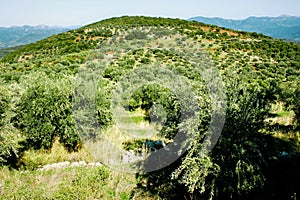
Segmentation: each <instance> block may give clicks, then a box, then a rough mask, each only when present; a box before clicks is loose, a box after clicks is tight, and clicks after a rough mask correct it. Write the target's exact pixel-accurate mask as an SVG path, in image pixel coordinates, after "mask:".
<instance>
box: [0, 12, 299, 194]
mask: <svg viewBox="0 0 300 200" xmlns="http://www.w3.org/2000/svg"><path fill="white" fill-rule="evenodd" d="M299 58H300V45H297V44H295V43H292V42H285V41H282V40H278V39H274V38H271V37H269V36H264V35H262V34H257V33H248V32H244V31H233V30H231V29H226V28H221V27H218V26H213V25H207V24H204V23H199V22H195V21H186V20H180V19H170V18H152V17H143V16H139V17H128V16H124V17H118V18H111V19H106V20H103V21H100V22H97V23H94V24H90V25H87V26H84V27H81V28H79V29H75V30H70V31H68V32H64V33H61V34H58V35H54V36H51V37H48V38H46V39H43V40H41V41H37V42H35V43H32V44H29V45H25V46H23V47H21V48H20V49H17V50H16V51H14V52H12V53H10V54H9V55H7V56H5V57H4V58H3V59H1V62H0V83H1V88H0V91H1V92H0V104H1V107H0V115H1V116H2V118H1V120H0V133H1V134H0V165H2V166H4V167H3V168H2V170H0V180H4V181H3V182H0V194H1V195H2V194H3V195H2V196H3V199H12V198H16V199H18V198H21V197H22V198H30V199H38V198H40V195H41V194H42V195H43V198H48V199H56V198H58V199H74V198H84V197H86V198H89V199H99V198H100V199H101V198H102V199H184V198H186V199H270V198H272V199H286V198H289V197H291V196H292V195H294V193H299V189H298V188H300V183H299V180H300V179H299V169H298V168H297V167H295V166H297V165H298V164H299V151H300V150H299V149H300V146H299V141H300V138H299V122H300V118H299V116H300V113H299V110H300V102H299V97H300V90H299V87H298V85H299V75H300V65H299V60H300V59H299ZM4 144H5V145H4ZM80 160H85V162H87V163H95V162H101V163H102V166H101V167H99V166H98V167H99V168H98V167H95V166H94V167H93V166H91V165H88V164H86V165H85V166H86V167H83V168H81V167H79V168H76V167H75V165H72V164H70V165H71V166H67V167H65V168H59V169H51V170H49V171H40V170H37V169H41V168H42V169H44V168H46V167H44V166H45V165H46V166H47V164H52V163H53V162H65V161H68V162H69V163H72V162H74V161H80ZM5 166H7V167H11V168H15V169H17V170H13V171H10V170H9V169H8V168H7V167H5ZM77 167H78V166H77ZM23 170H26V171H25V172H24V171H23ZM130 172H131V173H130ZM20 177H22V178H20ZM23 177H24V178H23ZM58 177H60V178H58ZM61 177H67V178H61ZM10 179H12V180H18V181H9V180H10ZM99 182H101V184H100V185H97V183H99ZM96 185H97V187H96ZM283 185H284V187H283ZM298 186H299V187H298ZM95 187H96V189H93V188H95ZM15 188H18V190H15ZM45 191H47V192H45ZM2 196H0V198H2Z"/></svg>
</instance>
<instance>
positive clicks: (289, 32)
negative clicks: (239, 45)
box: [189, 15, 300, 43]
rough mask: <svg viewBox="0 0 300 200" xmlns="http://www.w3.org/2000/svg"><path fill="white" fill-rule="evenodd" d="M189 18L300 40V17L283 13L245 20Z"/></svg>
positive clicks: (275, 36)
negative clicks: (277, 15)
mask: <svg viewBox="0 0 300 200" xmlns="http://www.w3.org/2000/svg"><path fill="white" fill-rule="evenodd" d="M189 20H191V21H193V20H195V21H198V22H203V23H206V24H213V25H216V26H220V27H226V28H230V29H234V30H241V31H247V32H257V33H262V34H264V35H267V36H271V37H274V38H280V39H285V40H289V41H295V42H297V43H299V42H300V17H294V16H287V15H281V16H279V17H249V18H247V19H243V20H232V19H223V18H218V17H214V18H208V17H192V18H190V19H189Z"/></svg>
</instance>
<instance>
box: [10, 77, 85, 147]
mask: <svg viewBox="0 0 300 200" xmlns="http://www.w3.org/2000/svg"><path fill="white" fill-rule="evenodd" d="M29 78H30V77H29ZM39 78H40V79H39V80H37V82H36V83H34V84H33V85H31V86H30V87H29V88H28V90H27V91H26V93H25V94H24V95H23V96H22V97H21V100H20V103H19V105H18V110H17V116H16V120H17V126H18V127H19V128H20V129H21V130H22V132H23V133H24V134H25V135H26V140H27V145H28V147H33V148H35V149H40V148H45V149H51V147H52V145H53V142H54V141H55V139H56V137H59V140H60V142H61V143H63V144H64V146H65V147H66V148H67V149H68V150H76V149H78V148H79V147H80V139H79V136H78V134H77V132H76V129H75V125H74V121H73V119H72V116H71V115H72V79H70V78H68V77H64V78H63V79H62V78H56V77H54V76H53V75H52V76H47V75H45V74H40V76H39Z"/></svg>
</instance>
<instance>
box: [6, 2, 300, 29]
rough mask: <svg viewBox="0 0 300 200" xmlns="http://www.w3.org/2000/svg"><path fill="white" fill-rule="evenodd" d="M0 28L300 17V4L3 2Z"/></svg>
mask: <svg viewBox="0 0 300 200" xmlns="http://www.w3.org/2000/svg"><path fill="white" fill-rule="evenodd" d="M0 6H1V7H0V26H6V27H7V26H12V25H25V24H28V25H39V24H46V25H62V26H66V25H84V24H89V23H92V22H96V21H99V20H101V19H106V18H110V17H114V16H123V15H145V16H161V17H172V18H182V19H187V18H190V17H194V16H207V17H223V18H233V19H243V18H246V17H249V16H279V15H282V14H287V15H296V16H300V0H147V1H146V0H105V1H104V0H1V4H0Z"/></svg>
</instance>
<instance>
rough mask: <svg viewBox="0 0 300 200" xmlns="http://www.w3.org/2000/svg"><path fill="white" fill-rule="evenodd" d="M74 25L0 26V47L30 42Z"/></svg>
mask: <svg viewBox="0 0 300 200" xmlns="http://www.w3.org/2000/svg"><path fill="white" fill-rule="evenodd" d="M75 28H76V27H59V26H43V25H40V26H28V25H25V26H12V27H0V48H9V47H15V46H20V45H25V44H30V43H33V42H36V41H38V40H41V39H44V38H47V37H49V36H51V35H54V34H58V33H62V32H65V31H68V30H71V29H75Z"/></svg>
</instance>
